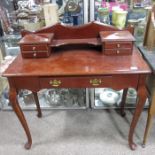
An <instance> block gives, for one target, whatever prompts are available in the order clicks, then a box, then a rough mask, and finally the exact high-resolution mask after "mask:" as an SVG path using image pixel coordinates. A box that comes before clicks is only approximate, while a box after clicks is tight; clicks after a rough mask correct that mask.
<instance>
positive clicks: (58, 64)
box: [3, 22, 151, 150]
mask: <svg viewBox="0 0 155 155" xmlns="http://www.w3.org/2000/svg"><path fill="white" fill-rule="evenodd" d="M116 30H117V29H116V28H114V27H112V26H107V25H103V24H100V23H96V22H92V23H88V24H85V25H83V26H77V27H67V26H63V25H61V24H56V25H53V26H51V27H46V28H43V29H41V30H38V31H36V32H29V31H23V32H22V36H23V37H24V36H25V35H27V34H31V33H33V34H35V33H37V34H41V33H53V34H54V37H53V42H52V44H51V45H50V46H51V49H52V52H51V53H50V56H49V57H47V58H35V57H34V58H23V57H22V55H21V54H19V55H18V56H17V58H16V59H15V60H14V61H13V62H12V63H11V64H10V66H9V67H8V68H7V69H6V71H5V72H4V73H3V76H4V77H7V78H8V81H9V86H10V95H9V96H10V97H9V98H10V102H11V104H12V107H13V110H14V111H15V113H16V115H17V117H18V119H19V121H20V122H21V124H22V126H23V128H24V131H25V133H26V136H27V143H26V144H25V148H26V149H30V148H31V145H32V138H31V133H30V130H29V127H28V124H27V121H26V119H25V116H24V114H23V112H22V110H21V107H20V105H19V104H18V102H17V94H18V91H19V90H20V89H28V90H31V91H32V92H33V94H34V97H35V101H36V105H37V110H38V116H39V117H41V109H40V105H39V101H38V97H37V92H38V91H39V90H41V89H44V88H102V87H110V88H113V89H115V90H120V89H124V90H125V91H124V94H123V99H122V103H123V102H124V101H125V96H126V92H127V89H128V88H129V87H133V88H135V89H136V90H137V92H138V97H139V100H138V102H137V105H136V109H135V112H134V115H133V118H132V121H131V125H130V130H129V138H128V142H129V146H130V148H131V149H132V150H134V149H136V144H135V143H134V141H133V134H134V130H135V127H136V124H137V122H138V119H139V116H140V114H141V112H142V110H143V106H144V103H145V100H146V97H147V90H146V88H145V81H146V77H147V75H148V74H150V73H151V70H150V69H149V66H148V65H147V63H146V62H145V61H144V60H143V58H142V56H141V54H140V52H139V50H138V49H137V48H136V47H133V51H132V54H129V55H119V54H118V55H117V54H116V55H105V54H104V52H102V47H101V46H102V43H101V40H100V37H99V32H101V31H109V32H110V31H116ZM126 30H128V31H130V32H133V29H132V28H127V29H126ZM32 42H33V40H32ZM35 56H36V55H35ZM123 105H124V104H122V106H123ZM122 114H123V113H122Z"/></svg>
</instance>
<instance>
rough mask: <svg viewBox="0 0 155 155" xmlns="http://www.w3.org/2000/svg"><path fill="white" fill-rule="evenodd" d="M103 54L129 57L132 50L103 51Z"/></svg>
mask: <svg viewBox="0 0 155 155" xmlns="http://www.w3.org/2000/svg"><path fill="white" fill-rule="evenodd" d="M103 52H104V54H106V55H130V54H132V49H129V48H128V49H105V50H104V51H103Z"/></svg>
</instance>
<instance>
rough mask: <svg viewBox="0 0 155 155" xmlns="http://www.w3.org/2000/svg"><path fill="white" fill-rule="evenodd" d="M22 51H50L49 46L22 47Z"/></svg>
mask: <svg viewBox="0 0 155 155" xmlns="http://www.w3.org/2000/svg"><path fill="white" fill-rule="evenodd" d="M21 50H22V51H46V50H48V46H47V45H44V44H42V45H21Z"/></svg>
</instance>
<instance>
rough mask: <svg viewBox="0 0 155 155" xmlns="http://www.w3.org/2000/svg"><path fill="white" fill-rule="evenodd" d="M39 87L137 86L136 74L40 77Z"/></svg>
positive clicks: (115, 87) (121, 87)
mask: <svg viewBox="0 0 155 155" xmlns="http://www.w3.org/2000/svg"><path fill="white" fill-rule="evenodd" d="M39 83H40V88H41V89H44V88H102V87H110V88H114V89H123V88H128V87H134V88H136V87H137V84H138V75H123V76H120V75H114V76H91V77H54V78H53V77H40V78H39Z"/></svg>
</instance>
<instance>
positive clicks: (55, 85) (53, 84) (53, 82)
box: [49, 79, 61, 87]
mask: <svg viewBox="0 0 155 155" xmlns="http://www.w3.org/2000/svg"><path fill="white" fill-rule="evenodd" d="M49 83H50V85H52V86H53V87H59V86H60V85H61V80H56V79H55V80H51V81H50V82H49Z"/></svg>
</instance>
